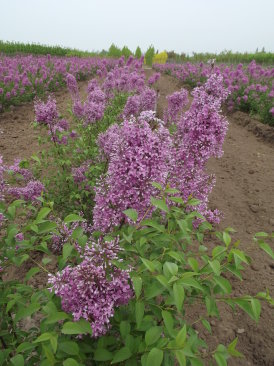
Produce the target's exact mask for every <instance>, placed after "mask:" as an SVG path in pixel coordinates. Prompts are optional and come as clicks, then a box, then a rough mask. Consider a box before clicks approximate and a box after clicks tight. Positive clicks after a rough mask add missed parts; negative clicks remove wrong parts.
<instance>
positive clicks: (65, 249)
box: [63, 243, 73, 260]
mask: <svg viewBox="0 0 274 366" xmlns="http://www.w3.org/2000/svg"><path fill="white" fill-rule="evenodd" d="M72 250H73V246H72V245H71V244H69V243H65V244H64V245H63V259H64V260H67V258H68V257H69V256H70V254H71V252H72Z"/></svg>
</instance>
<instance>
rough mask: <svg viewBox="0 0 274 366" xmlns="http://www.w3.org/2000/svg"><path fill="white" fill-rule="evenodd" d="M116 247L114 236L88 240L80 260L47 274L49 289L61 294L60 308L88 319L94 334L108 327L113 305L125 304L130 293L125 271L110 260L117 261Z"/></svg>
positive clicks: (98, 333)
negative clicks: (92, 240)
mask: <svg viewBox="0 0 274 366" xmlns="http://www.w3.org/2000/svg"><path fill="white" fill-rule="evenodd" d="M119 251H120V247H119V239H118V238H117V239H116V240H113V241H109V242H103V241H102V240H99V241H98V242H97V243H94V242H92V243H88V244H87V245H86V247H85V250H84V253H83V256H82V262H81V263H80V264H78V265H77V266H75V267H70V266H67V267H65V268H64V269H63V270H62V271H61V272H58V273H57V274H56V275H55V276H53V275H49V281H48V282H49V283H50V284H51V285H52V287H51V290H52V291H54V292H55V294H56V295H57V296H60V297H61V299H62V308H63V310H64V311H66V312H68V313H72V315H73V317H74V320H75V321H77V320H79V319H81V318H84V319H86V320H87V321H89V322H90V325H91V328H92V336H93V337H95V338H96V337H99V336H102V335H104V334H105V333H106V332H107V331H108V329H110V319H111V318H112V317H113V315H114V309H115V307H118V306H121V305H125V304H127V303H128V302H129V300H130V299H131V298H132V297H133V291H132V289H131V287H130V278H129V273H128V271H125V270H121V269H119V268H117V267H116V266H114V265H113V263H112V262H113V260H120V261H121V259H119V257H118V254H119Z"/></svg>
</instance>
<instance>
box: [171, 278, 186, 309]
mask: <svg viewBox="0 0 274 366" xmlns="http://www.w3.org/2000/svg"><path fill="white" fill-rule="evenodd" d="M173 295H174V300H175V305H176V307H177V310H178V311H179V312H180V311H182V307H183V302H184V299H185V290H184V288H183V286H181V285H179V284H177V283H174V285H173Z"/></svg>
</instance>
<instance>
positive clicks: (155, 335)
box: [145, 327, 163, 346]
mask: <svg viewBox="0 0 274 366" xmlns="http://www.w3.org/2000/svg"><path fill="white" fill-rule="evenodd" d="M162 332H163V328H162V327H152V328H150V329H148V330H147V331H146V335H145V342H146V345H147V346H151V345H152V344H153V343H155V342H157V341H158V339H159V338H160V337H161V334H162Z"/></svg>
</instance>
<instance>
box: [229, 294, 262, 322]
mask: <svg viewBox="0 0 274 366" xmlns="http://www.w3.org/2000/svg"><path fill="white" fill-rule="evenodd" d="M252 300H253V301H252ZM252 300H250V299H235V300H233V302H235V303H236V304H237V305H238V306H239V307H240V308H241V309H242V310H244V311H245V312H246V313H247V314H248V315H249V316H250V317H251V318H252V319H253V320H255V321H256V322H258V320H259V316H260V312H261V304H260V301H259V300H257V299H252Z"/></svg>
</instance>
